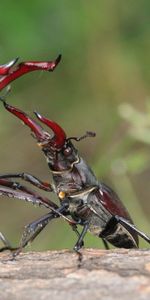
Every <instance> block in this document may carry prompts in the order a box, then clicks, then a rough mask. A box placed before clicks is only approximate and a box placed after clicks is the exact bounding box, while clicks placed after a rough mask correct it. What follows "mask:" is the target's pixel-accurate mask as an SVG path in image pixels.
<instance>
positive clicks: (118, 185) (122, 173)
mask: <svg viewBox="0 0 150 300" xmlns="http://www.w3.org/2000/svg"><path fill="white" fill-rule="evenodd" d="M149 20H150V2H149V1H148V0H144V1H139V0H137V1H132V0H130V1H128V0H127V1H117V0H112V1H110V0H109V1H103V0H102V1H96V0H95V1H88V0H87V1H73V0H64V1H54V0H51V1H48V0H43V1H39V0H32V1H30V2H28V1H17V0H13V1H10V0H7V1H1V4H0V41H1V43H0V62H1V63H5V62H8V61H9V60H11V59H13V58H15V57H17V56H20V59H21V60H31V59H33V60H40V59H41V60H49V59H54V58H55V57H56V56H57V55H58V54H59V53H62V56H63V58H62V62H61V63H60V65H59V66H58V68H57V69H56V70H55V72H54V73H42V72H41V73H38V72H35V73H32V74H29V75H26V76H24V77H22V78H21V79H19V80H17V81H16V82H14V83H13V84H12V92H11V94H10V96H9V99H8V101H9V102H10V103H12V105H16V106H18V107H20V108H21V109H23V110H24V111H26V112H28V113H30V114H32V111H33V110H35V109H36V110H38V111H39V112H40V113H42V114H43V115H46V116H48V117H50V118H51V119H53V120H56V121H57V122H58V123H60V124H61V125H62V126H63V127H64V128H65V130H66V132H67V133H68V136H69V135H76V136H79V135H81V134H83V133H84V132H85V131H86V130H91V131H95V132H96V133H97V136H96V138H95V139H86V140H84V141H82V142H81V143H78V144H77V147H78V148H79V151H80V154H81V155H82V156H83V157H84V158H85V159H86V160H87V161H88V162H89V164H90V165H91V166H92V168H93V170H94V171H95V173H96V175H97V176H98V178H99V179H100V180H103V181H105V182H106V183H108V184H109V185H110V186H112V187H113V188H114V189H115V190H116V192H117V193H118V194H119V196H120V198H121V199H122V201H123V202H124V203H125V205H126V206H127V207H128V210H129V211H130V214H131V216H132V217H133V219H134V221H135V223H136V225H137V226H138V227H139V228H140V229H141V230H143V231H145V232H147V233H150V222H149V216H150V202H149V195H150V185H149V180H150V155H149V151H150V100H149V97H150V87H149V86H150V59H149V53H150V39H149V36H150V26H149ZM0 135H1V152H0V153H1V154H0V166H1V170H0V173H6V172H21V171H25V172H29V173H31V174H34V175H36V176H37V177H39V178H41V179H43V180H47V179H48V178H49V170H48V167H47V165H46V162H45V159H44V157H43V156H42V154H41V153H40V151H39V149H38V147H36V144H35V141H34V140H33V139H32V137H30V135H29V131H28V129H27V128H25V127H23V126H22V124H20V122H18V120H17V119H16V118H14V117H13V116H11V115H10V114H8V113H7V112H6V111H5V110H4V109H3V107H1V109H0ZM50 197H51V198H52V199H55V198H54V197H53V195H50ZM55 200H56V199H55ZM56 201H57V200H56ZM46 212H47V211H46ZM44 213H45V209H41V208H36V209H35V207H33V206H32V205H30V204H28V203H22V202H21V201H19V200H14V199H8V198H4V197H1V201H0V230H1V231H2V232H3V233H4V234H5V235H6V236H7V237H8V239H10V240H11V241H12V242H13V244H18V241H19V238H20V236H21V233H22V231H23V227H24V225H25V224H27V223H29V222H31V221H32V220H34V219H36V218H38V216H41V215H42V214H44ZM75 239H76V237H75V236H74V233H72V232H71V229H70V228H68V226H67V225H66V224H65V223H64V222H63V220H59V221H54V222H53V223H51V224H49V225H48V226H47V229H45V230H44V231H43V232H42V233H41V234H40V235H39V237H38V238H37V239H36V241H35V242H34V243H33V244H32V246H31V248H30V247H29V248H28V249H36V250H43V249H59V248H62V247H66V248H67V247H69V248H70V249H71V248H72V247H73V245H74V243H75ZM85 245H86V246H93V247H101V246H102V244H101V242H100V240H99V239H98V238H96V237H92V236H91V235H90V234H88V235H87V238H86V244H85ZM141 246H144V247H145V246H146V247H147V245H146V244H145V243H144V242H142V241H141Z"/></svg>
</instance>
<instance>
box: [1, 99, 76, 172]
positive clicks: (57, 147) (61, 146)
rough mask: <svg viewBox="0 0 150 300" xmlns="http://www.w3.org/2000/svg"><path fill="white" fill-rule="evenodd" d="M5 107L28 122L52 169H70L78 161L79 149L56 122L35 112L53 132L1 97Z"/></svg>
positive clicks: (24, 121) (25, 122)
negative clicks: (46, 129)
mask: <svg viewBox="0 0 150 300" xmlns="http://www.w3.org/2000/svg"><path fill="white" fill-rule="evenodd" d="M0 99H1V101H2V102H3V104H4V107H5V108H6V109H7V110H8V111H9V112H11V113H12V114H13V115H15V116H16V117H18V118H19V119H20V120H22V121H23V123H24V124H26V125H27V126H28V127H29V128H30V129H31V132H32V135H33V136H34V138H35V139H36V140H37V144H38V145H39V146H40V148H41V149H42V151H43V152H44V154H45V156H46V158H47V162H48V165H49V167H50V169H51V170H52V171H60V172H61V171H63V170H68V169H70V167H71V166H72V164H73V163H74V162H75V161H77V159H78V155H77V150H76V149H75V148H74V146H73V144H72V143H71V141H70V139H67V137H66V133H65V132H64V130H63V129H62V128H61V127H60V125H58V124H57V123H56V122H54V121H52V120H49V119H47V118H45V117H43V116H41V115H40V114H39V113H37V112H35V115H36V117H37V118H38V120H39V121H40V122H41V123H43V124H44V125H46V126H48V127H49V129H50V130H51V131H52V132H51V133H49V132H47V131H45V130H44V129H43V128H42V127H41V125H40V124H38V123H37V122H36V121H35V120H34V119H32V118H30V117H29V116H28V115H27V114H26V113H24V112H23V111H21V110H20V109H18V108H16V107H13V106H11V105H9V104H8V103H6V101H5V100H4V99H3V98H0Z"/></svg>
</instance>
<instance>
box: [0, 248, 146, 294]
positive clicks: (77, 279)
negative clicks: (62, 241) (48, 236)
mask: <svg viewBox="0 0 150 300" xmlns="http://www.w3.org/2000/svg"><path fill="white" fill-rule="evenodd" d="M82 253H83V261H82V263H81V265H80V264H79V262H78V257H77V255H76V254H75V253H73V252H70V251H68V250H63V251H47V252H43V253H42V252H28V253H22V254H20V255H19V256H18V257H17V258H16V260H11V255H10V253H9V252H7V253H6V252H5V253H0V299H2V300H20V299H22V300H31V299H32V300H48V299H50V300H60V299H61V300H75V299H78V300H83V299H86V300H87V299H92V300H96V299H102V300H111V299H115V300H118V299H119V300H130V299H131V300H139V299H141V300H149V299H150V250H126V249H121V250H120V249H119V250H118V249H117V250H116V249H115V250H109V251H107V250H99V249H98V250H97V249H84V250H83V251H82Z"/></svg>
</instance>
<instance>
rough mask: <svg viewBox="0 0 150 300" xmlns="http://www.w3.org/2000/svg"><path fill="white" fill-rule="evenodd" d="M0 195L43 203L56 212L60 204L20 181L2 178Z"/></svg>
mask: <svg viewBox="0 0 150 300" xmlns="http://www.w3.org/2000/svg"><path fill="white" fill-rule="evenodd" d="M0 195H4V196H7V197H9V198H18V199H21V200H25V201H27V202H31V203H33V204H37V205H43V206H45V207H46V208H49V209H51V210H52V211H54V212H55V211H56V209H58V205H57V204H55V203H54V202H53V201H51V200H49V199H48V198H46V197H43V196H41V195H39V194H38V193H36V192H33V191H32V190H31V189H29V188H27V187H26V186H24V185H21V184H20V183H19V182H14V181H9V180H7V179H0Z"/></svg>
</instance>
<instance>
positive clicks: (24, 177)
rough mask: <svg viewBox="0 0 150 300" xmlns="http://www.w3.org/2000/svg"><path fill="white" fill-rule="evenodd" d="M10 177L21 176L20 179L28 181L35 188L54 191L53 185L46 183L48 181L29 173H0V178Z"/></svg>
mask: <svg viewBox="0 0 150 300" xmlns="http://www.w3.org/2000/svg"><path fill="white" fill-rule="evenodd" d="M12 178H21V179H22V180H24V181H26V182H29V183H30V184H32V185H34V186H36V187H37V188H39V189H41V190H44V191H47V192H52V191H54V188H53V186H52V185H51V184H50V183H48V182H43V181H41V180H40V179H38V178H37V177H35V176H33V175H31V174H29V173H24V172H23V173H16V174H15V173H10V174H3V175H0V179H12Z"/></svg>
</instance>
